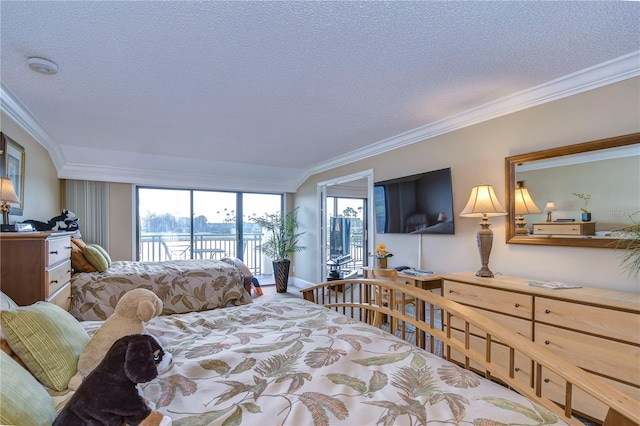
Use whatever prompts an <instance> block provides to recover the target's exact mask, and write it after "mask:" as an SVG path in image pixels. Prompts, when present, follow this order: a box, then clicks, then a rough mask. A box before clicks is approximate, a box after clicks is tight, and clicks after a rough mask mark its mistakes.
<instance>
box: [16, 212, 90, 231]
mask: <svg viewBox="0 0 640 426" xmlns="http://www.w3.org/2000/svg"><path fill="white" fill-rule="evenodd" d="M20 223H28V224H31V226H33V229H35V230H36V231H77V230H78V229H80V225H79V224H78V216H76V214H75V213H74V212H72V211H69V210H62V212H61V213H60V215H59V216H56V217H52V218H51V219H49V222H40V221H39V220H31V219H29V220H25V221H23V222H20Z"/></svg>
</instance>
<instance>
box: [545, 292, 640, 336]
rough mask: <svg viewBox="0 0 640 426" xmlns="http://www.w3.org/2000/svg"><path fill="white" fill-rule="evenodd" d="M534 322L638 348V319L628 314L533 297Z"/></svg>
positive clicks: (636, 315)
mask: <svg viewBox="0 0 640 426" xmlns="http://www.w3.org/2000/svg"><path fill="white" fill-rule="evenodd" d="M559 291H561V290H559ZM536 321H540V322H545V323H547V324H553V325H558V326H562V327H566V328H572V329H574V330H579V331H584V332H587V333H591V334H600V335H602V336H606V337H610V338H612V339H618V340H624V341H626V342H632V343H636V344H640V315H638V314H634V313H631V312H621V311H615V310H612V309H605V308H597V307H594V306H587V305H580V304H577V303H571V302H564V301H562V300H553V299H547V298H545V297H536Z"/></svg>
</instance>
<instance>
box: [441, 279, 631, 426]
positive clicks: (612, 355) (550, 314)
mask: <svg viewBox="0 0 640 426" xmlns="http://www.w3.org/2000/svg"><path fill="white" fill-rule="evenodd" d="M442 278H443V296H444V297H445V298H448V299H451V300H454V301H456V302H458V303H462V304H465V305H468V306H470V307H472V308H473V309H474V310H477V311H479V312H480V313H482V314H484V315H485V316H488V317H490V318H492V319H494V320H496V321H497V322H499V323H501V324H504V325H505V326H507V327H508V328H510V329H512V330H514V331H516V332H517V333H518V334H521V335H523V336H525V337H526V338H528V339H531V340H532V341H534V342H535V343H537V344H539V345H540V346H543V347H545V348H547V349H549V350H551V351H552V352H554V353H556V354H557V355H559V356H561V357H562V358H564V359H566V360H568V361H569V362H571V363H573V364H575V365H577V366H578V367H581V368H583V369H584V370H586V371H587V372H588V373H590V374H592V375H593V376H596V377H597V378H598V379H600V380H602V381H604V382H606V383H608V384H610V385H611V386H613V387H614V388H617V389H618V390H620V391H622V392H623V393H625V394H626V395H628V396H629V397H631V398H633V399H634V400H635V401H638V405H637V406H638V407H640V294H635V293H626V292H618V291H611V290H604V289H597V288H590V287H580V288H572V289H561V290H550V289H545V288H540V287H534V286H530V285H529V280H528V279H525V278H515V277H506V276H500V277H498V278H494V279H492V280H488V279H483V278H477V277H475V276H474V275H473V273H472V272H465V273H456V274H444V275H442ZM448 325H450V328H451V330H450V331H451V333H452V334H460V333H463V332H464V330H461V327H460V325H459V324H458V321H457V320H456V318H451V319H450V320H449V324H448ZM472 333H473V331H472ZM470 345H471V347H474V348H478V350H482V348H485V347H486V345H487V342H486V340H485V337H484V336H483V335H482V334H481V333H475V335H474V336H472V338H471V341H470ZM491 347H492V356H493V357H494V358H495V357H499V359H500V362H501V363H502V362H504V365H505V366H508V365H509V363H510V362H513V363H515V372H516V373H515V377H516V378H518V379H519V380H520V381H522V382H524V383H533V381H535V380H537V381H539V383H540V385H541V386H542V389H543V391H544V392H545V393H548V394H550V395H554V397H552V399H554V400H555V401H556V402H558V403H560V404H562V403H563V402H564V400H563V398H564V386H563V384H562V383H561V381H560V380H558V377H557V376H556V375H555V374H553V373H551V372H549V371H548V370H546V369H544V368H539V369H532V368H531V362H530V360H529V359H526V358H525V357H516V358H515V359H511V360H510V356H509V352H508V350H507V349H506V347H503V346H502V344H501V342H496V341H492V342H491ZM448 357H449V358H450V359H452V360H454V361H457V362H459V363H464V362H465V360H464V357H462V356H461V355H460V354H459V353H456V352H455V351H454V350H451V351H450V353H449V354H448ZM476 369H477V370H478V371H481V370H482V368H480V367H479V366H476ZM575 397H576V401H575V402H574V404H573V408H574V410H575V411H576V412H578V413H580V414H582V415H585V416H587V417H589V418H593V419H596V420H599V421H602V420H603V419H604V418H605V416H606V413H607V410H606V407H604V405H602V404H601V403H598V402H597V401H595V400H594V399H593V398H592V397H591V396H589V395H587V394H585V393H583V392H578V393H577V394H576V395H575ZM613 424H616V423H613Z"/></svg>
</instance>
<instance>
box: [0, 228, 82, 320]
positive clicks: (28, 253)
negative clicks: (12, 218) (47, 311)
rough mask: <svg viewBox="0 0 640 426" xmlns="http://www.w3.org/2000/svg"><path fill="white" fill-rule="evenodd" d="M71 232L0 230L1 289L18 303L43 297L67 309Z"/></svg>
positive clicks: (29, 303) (69, 287) (31, 302)
mask: <svg viewBox="0 0 640 426" xmlns="http://www.w3.org/2000/svg"><path fill="white" fill-rule="evenodd" d="M70 281H71V236H70V235H69V234H66V233H54V232H33V233H17V232H5V233H2V234H0V282H1V285H2V292H3V293H5V294H7V295H8V296H9V297H11V299H13V300H14V301H15V302H16V303H17V304H18V305H21V306H24V305H31V304H33V303H35V302H37V301H41V300H44V301H47V302H52V303H55V304H56V305H58V306H60V307H62V308H64V309H66V310H69V307H70V303H71V285H70Z"/></svg>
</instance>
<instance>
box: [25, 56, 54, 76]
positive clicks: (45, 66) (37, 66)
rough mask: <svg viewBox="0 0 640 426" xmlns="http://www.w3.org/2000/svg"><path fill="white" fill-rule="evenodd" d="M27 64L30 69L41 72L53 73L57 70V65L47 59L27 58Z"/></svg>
mask: <svg viewBox="0 0 640 426" xmlns="http://www.w3.org/2000/svg"><path fill="white" fill-rule="evenodd" d="M27 64H29V68H31V69H32V70H34V71H35V72H39V73H42V74H55V73H57V72H58V66H57V65H56V64H55V63H53V62H51V61H50V60H48V59H44V58H29V59H27Z"/></svg>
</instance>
